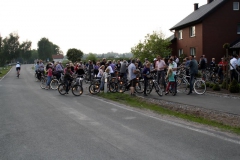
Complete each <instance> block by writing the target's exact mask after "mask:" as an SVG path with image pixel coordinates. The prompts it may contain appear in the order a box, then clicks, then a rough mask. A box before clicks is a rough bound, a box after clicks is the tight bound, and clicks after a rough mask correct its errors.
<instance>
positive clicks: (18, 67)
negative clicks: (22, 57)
mask: <svg viewBox="0 0 240 160" xmlns="http://www.w3.org/2000/svg"><path fill="white" fill-rule="evenodd" d="M20 70H21V65H20V63H19V62H17V64H16V71H17V77H19V75H20Z"/></svg>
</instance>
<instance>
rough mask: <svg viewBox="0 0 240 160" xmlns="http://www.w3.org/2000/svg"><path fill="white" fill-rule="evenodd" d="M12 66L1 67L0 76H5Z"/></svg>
mask: <svg viewBox="0 0 240 160" xmlns="http://www.w3.org/2000/svg"><path fill="white" fill-rule="evenodd" d="M11 68H12V67H0V77H3V76H5V75H6V74H7V73H8V71H9V70H10V69H11Z"/></svg>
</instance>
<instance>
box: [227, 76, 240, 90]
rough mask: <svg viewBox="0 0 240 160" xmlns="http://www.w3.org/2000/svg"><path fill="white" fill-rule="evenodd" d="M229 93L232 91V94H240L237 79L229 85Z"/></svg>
mask: <svg viewBox="0 0 240 160" xmlns="http://www.w3.org/2000/svg"><path fill="white" fill-rule="evenodd" d="M229 91H230V92H231V93H239V91H240V87H239V85H238V82H237V81H236V80H235V79H234V80H233V81H232V82H231V83H230V85H229Z"/></svg>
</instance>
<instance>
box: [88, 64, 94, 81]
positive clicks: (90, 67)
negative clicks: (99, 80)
mask: <svg viewBox="0 0 240 160" xmlns="http://www.w3.org/2000/svg"><path fill="white" fill-rule="evenodd" d="M93 70H94V65H93V63H92V61H91V60H89V61H88V75H89V79H88V81H92V79H93V76H92V74H93Z"/></svg>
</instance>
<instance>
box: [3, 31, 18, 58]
mask: <svg viewBox="0 0 240 160" xmlns="http://www.w3.org/2000/svg"><path fill="white" fill-rule="evenodd" d="M19 45H20V44H19V36H18V34H17V33H10V35H9V37H6V38H4V39H3V48H2V52H3V56H4V58H5V60H6V61H11V60H13V59H16V58H18V57H19V56H20V50H19Z"/></svg>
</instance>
